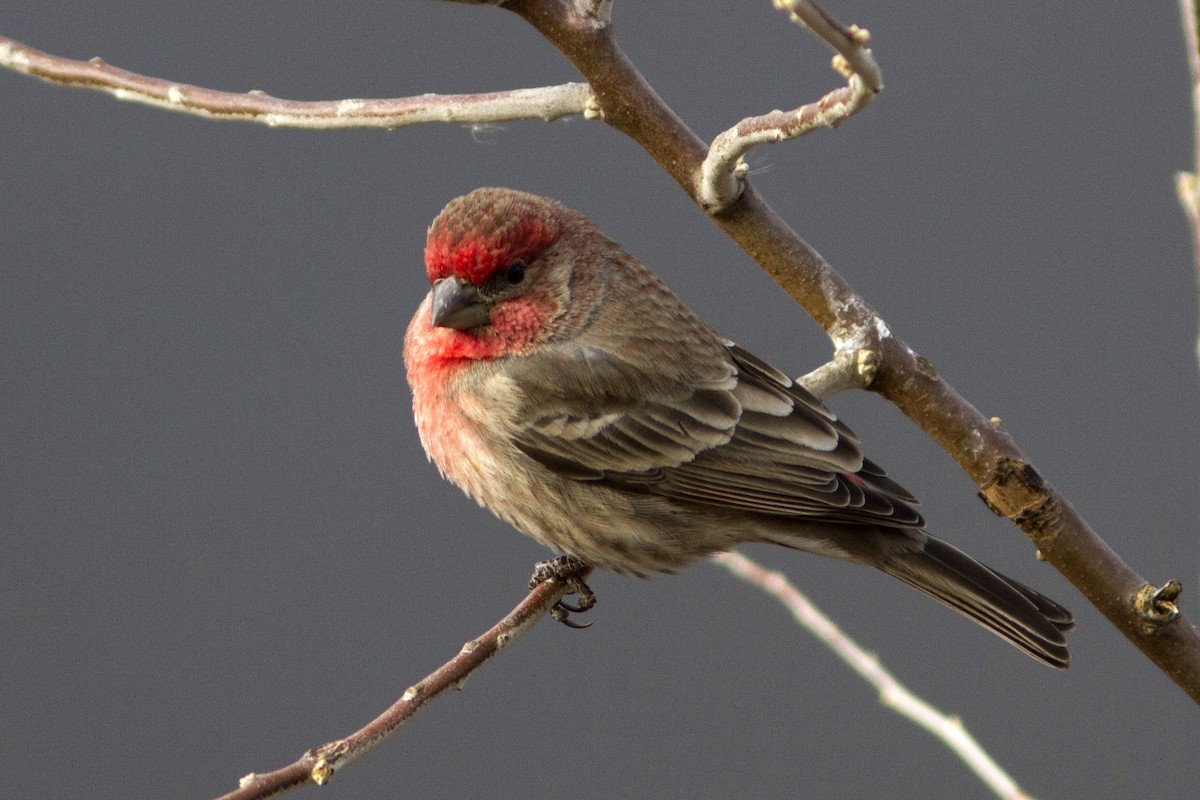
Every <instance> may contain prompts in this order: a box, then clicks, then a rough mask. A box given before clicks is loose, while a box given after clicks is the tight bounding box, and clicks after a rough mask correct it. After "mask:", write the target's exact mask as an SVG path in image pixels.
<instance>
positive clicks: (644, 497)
mask: <svg viewBox="0 0 1200 800" xmlns="http://www.w3.org/2000/svg"><path fill="white" fill-rule="evenodd" d="M425 266H426V270H427V272H428V275H429V279H430V281H431V283H432V288H431V290H430V292H429V295H428V296H427V297H426V298H425V301H424V302H423V303H422V304H421V306H420V308H418V309H417V313H416V315H415V316H413V319H412V322H411V323H410V324H409V327H408V334H407V336H406V338H405V344H404V360H405V365H406V367H407V370H408V381H409V384H410V386H411V387H412V391H413V411H414V414H415V416H416V422H417V429H418V431H419V432H420V436H421V442H422V444H423V445H424V447H425V451H426V453H427V454H428V455H429V457H430V459H432V460H433V462H434V463H435V464H437V466H438V468H439V469H440V470H441V472H442V474H443V475H445V476H446V477H447V478H449V479H450V480H451V481H452V482H454V483H455V484H456V485H458V486H459V487H460V488H461V489H462V490H463V491H465V492H466V493H467V494H469V495H470V496H471V497H473V498H474V499H475V500H477V501H478V502H479V503H480V504H481V505H483V506H485V507H486V508H488V509H489V510H490V511H492V513H494V514H495V515H496V516H498V517H500V518H501V519H503V520H504V521H506V522H508V523H510V524H511V525H513V526H514V527H515V528H517V529H518V530H520V531H522V532H524V533H526V534H528V535H530V536H532V537H533V538H534V539H536V540H537V541H539V542H541V543H542V544H544V545H546V546H548V547H550V548H553V549H554V550H556V551H558V552H559V553H562V554H564V555H563V557H562V558H560V559H557V560H555V561H552V562H546V564H545V565H539V567H540V569H541V572H540V576H541V577H551V576H558V577H567V578H571V577H574V578H579V577H580V576H586V574H587V571H588V570H590V569H591V568H593V567H594V568H599V569H606V570H612V571H615V572H619V573H627V574H634V575H647V574H650V573H656V572H673V571H676V570H679V569H681V568H682V567H684V566H686V565H687V564H688V563H690V562H692V561H694V560H696V559H698V558H701V557H703V556H706V555H709V554H711V553H714V552H718V551H723V550H728V549H731V548H733V547H736V546H737V545H739V544H742V543H745V542H773V543H775V544H780V545H783V546H785V547H789V548H792V549H795V550H803V551H806V552H810V553H816V554H818V555H823V556H830V557H833V558H839V559H842V560H845V561H852V562H855V563H859V564H865V565H867V566H870V567H875V568H876V569H879V570H882V571H883V572H886V573H887V574H889V575H891V576H893V577H895V578H899V579H900V580H902V581H904V582H905V583H907V584H909V585H910V586H913V587H915V588H916V589H919V590H920V591H922V592H924V593H925V594H928V595H930V596H931V597H934V598H935V599H937V600H940V601H941V602H943V603H945V604H946V605H948V606H950V607H951V608H954V609H956V610H957V611H960V612H962V613H963V614H965V615H966V616H968V617H970V618H972V619H974V620H975V621H976V622H978V623H980V624H981V625H983V626H984V627H986V628H988V629H989V630H991V631H992V632H994V633H996V634H998V635H1000V636H1001V637H1003V638H1005V639H1007V640H1008V641H1009V642H1011V643H1012V644H1014V645H1016V646H1017V647H1019V648H1021V649H1022V650H1024V651H1025V652H1026V653H1028V654H1029V655H1031V656H1033V657H1034V658H1037V659H1039V660H1041V661H1043V662H1045V663H1046V664H1049V665H1050V666H1053V667H1060V668H1063V667H1066V666H1067V664H1068V662H1069V655H1068V652H1067V647H1066V640H1065V638H1064V633H1065V632H1066V631H1067V630H1069V629H1070V628H1071V627H1072V625H1073V620H1072V617H1071V614H1070V613H1069V612H1068V611H1067V610H1066V609H1065V608H1063V607H1062V606H1060V605H1058V604H1057V603H1055V602H1054V601H1052V600H1050V599H1048V598H1046V597H1043V596H1042V595H1041V594H1038V593H1037V592H1035V591H1034V590H1032V589H1030V588H1028V587H1026V586H1024V585H1022V584H1021V583H1018V582H1017V581H1015V580H1013V579H1011V578H1008V577H1005V576H1004V575H1001V574H1000V573H998V572H996V571H994V570H992V569H990V568H988V567H986V566H984V565H983V564H980V563H979V562H977V561H975V560H974V559H973V558H971V557H970V556H968V555H967V554H965V553H963V552H962V551H960V550H958V549H957V548H955V547H953V546H951V545H949V544H947V543H946V542H943V541H941V540H939V539H936V538H934V537H933V536H931V535H929V534H928V533H926V532H925V530H924V521H923V520H922V518H921V515H920V514H919V513H918V512H917V511H916V509H915V508H914V507H913V506H914V504H915V502H916V501H915V499H914V498H913V496H912V495H910V494H909V493H908V492H907V491H906V490H905V489H904V488H902V487H901V486H900V485H898V484H897V483H895V482H894V481H892V480H891V479H889V478H888V477H887V475H886V474H885V473H884V471H883V470H882V469H880V468H879V467H878V466H877V465H876V464H874V463H873V462H872V461H870V460H869V459H867V458H865V457H864V456H863V453H862V450H861V448H860V445H859V441H858V438H857V437H856V436H855V435H854V433H853V432H851V430H850V429H849V428H848V427H846V426H845V425H844V424H843V423H842V422H841V421H840V420H839V419H838V418H837V417H836V416H835V415H834V413H833V412H832V411H830V410H829V409H828V408H826V407H825V406H824V405H823V404H822V403H821V402H820V401H818V400H817V399H816V398H815V397H813V396H812V395H811V394H810V393H809V392H807V391H806V390H805V389H804V388H803V387H801V386H800V385H798V384H797V383H796V382H795V381H793V380H791V379H790V378H788V377H787V376H786V375H785V374H783V373H782V372H780V371H779V370H777V369H775V368H774V367H772V366H770V365H769V364H767V363H765V362H763V361H762V360H760V359H758V358H756V357H755V356H753V355H751V354H750V353H748V352H746V351H745V350H743V349H742V348H740V347H738V346H737V345H735V344H733V343H731V342H729V341H727V340H725V339H723V338H722V337H721V336H719V335H718V334H717V333H716V332H714V331H713V330H712V329H711V328H709V327H708V325H706V324H705V323H704V322H703V321H702V320H701V319H700V318H699V317H698V316H696V314H695V313H693V312H692V311H691V310H690V309H689V308H688V307H687V306H685V305H684V304H683V302H682V301H681V300H679V298H677V297H676V296H675V295H674V294H673V293H672V292H671V291H670V290H669V289H668V288H667V287H666V285H665V284H664V283H663V282H662V281H660V280H659V279H658V278H657V277H656V276H655V275H654V274H653V273H651V272H650V270H648V269H647V268H646V267H645V266H643V265H642V264H641V263H640V262H639V261H638V260H637V259H635V258H634V257H633V256H631V255H629V254H628V253H627V252H625V250H623V249H622V248H621V246H620V245H618V244H617V243H616V242H614V241H612V240H611V239H609V238H608V237H607V236H605V235H604V233H602V232H601V231H600V229H599V228H597V227H596V225H595V224H594V223H593V222H592V221H591V220H590V219H588V218H587V217H585V216H584V215H582V214H580V213H578V212H575V211H572V210H570V209H568V208H565V207H563V206H562V205H559V204H558V203H556V202H554V201H553V200H549V199H546V198H543V197H537V196H535V195H531V194H526V193H523V192H517V191H513V190H509V189H477V190H475V191H473V192H471V193H470V194H467V195H465V196H463V197H459V198H456V199H454V200H451V201H450V203H449V204H447V206H446V207H445V208H444V209H443V210H442V212H441V213H440V214H438V216H437V218H436V219H435V220H434V221H433V224H432V225H431V226H430V228H429V235H428V239H427V242H426V245H425ZM538 574H539V573H535V575H538ZM576 586H577V590H578V591H579V592H580V594H581V597H583V598H584V599H586V598H587V597H590V592H589V591H588V590H587V589H586V585H585V584H583V583H582V581H579V582H578V583H577V584H576ZM567 608H571V607H570V606H567ZM573 610H578V609H573ZM560 616H561V614H560Z"/></svg>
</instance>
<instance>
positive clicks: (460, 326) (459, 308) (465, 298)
mask: <svg viewBox="0 0 1200 800" xmlns="http://www.w3.org/2000/svg"><path fill="white" fill-rule="evenodd" d="M430 310H431V316H432V320H431V321H432V322H433V326H434V327H435V328H454V329H456V330H460V331H465V330H467V329H468V328H476V327H479V326H480V325H483V324H485V323H487V322H490V321H491V317H490V316H489V315H488V304H487V302H485V301H484V300H483V299H482V298H481V297H480V296H479V290H478V289H476V288H475V287H474V286H472V285H471V284H469V283H463V282H462V281H460V280H459V279H458V278H456V277H455V276H453V275H451V276H450V277H448V278H443V279H442V280H440V281H438V282H437V283H436V284H434V286H433V303H432V304H431V306H430Z"/></svg>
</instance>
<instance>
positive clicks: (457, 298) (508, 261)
mask: <svg viewBox="0 0 1200 800" xmlns="http://www.w3.org/2000/svg"><path fill="white" fill-rule="evenodd" d="M569 213H570V212H568V211H567V210H566V209H564V208H563V207H562V206H560V205H558V204H557V203H555V202H553V201H552V200H547V199H546V198H543V197H537V196H535V195H531V194H526V193H524V192H517V191H513V190H511V189H476V190H475V191H473V192H471V193H470V194H467V195H464V196H462V197H458V198H455V199H454V200H451V201H450V202H449V203H448V204H447V205H446V207H445V208H444V209H442V212H441V213H440V214H438V216H437V218H436V219H435V220H434V221H433V224H432V225H430V227H429V235H428V238H427V240H426V244H425V268H426V271H427V272H428V274H429V280H430V281H431V282H432V284H433V289H432V292H431V299H430V322H431V323H432V325H433V326H434V327H436V328H452V329H455V330H459V331H465V332H476V333H482V331H481V329H483V328H487V327H492V328H495V329H496V330H495V331H494V332H495V333H496V334H500V335H509V334H511V335H516V334H518V333H519V332H520V329H521V328H522V327H526V326H528V325H530V324H532V323H535V322H536V323H538V324H542V325H544V324H545V323H546V322H547V321H548V320H547V313H550V312H553V311H554V310H555V308H554V307H555V306H556V305H558V303H559V302H560V301H561V300H562V299H563V290H564V289H565V284H566V280H567V278H568V277H569V275H567V274H563V273H564V272H565V270H563V269H561V266H562V262H563V259H562V258H555V252H554V250H555V248H554V245H555V244H556V243H558V242H559V240H560V239H561V237H562V233H563V228H564V223H565V220H564V215H566V214H569Z"/></svg>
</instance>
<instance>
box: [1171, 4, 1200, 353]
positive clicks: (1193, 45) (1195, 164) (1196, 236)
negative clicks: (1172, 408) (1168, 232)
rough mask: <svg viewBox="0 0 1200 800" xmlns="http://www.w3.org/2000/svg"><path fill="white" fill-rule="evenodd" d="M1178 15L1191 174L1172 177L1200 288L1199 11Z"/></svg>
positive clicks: (1190, 7)
mask: <svg viewBox="0 0 1200 800" xmlns="http://www.w3.org/2000/svg"><path fill="white" fill-rule="evenodd" d="M1179 14H1180V17H1181V21H1182V23H1183V40H1184V43H1185V45H1186V46H1187V60H1188V72H1189V73H1190V74H1191V76H1192V116H1193V122H1192V126H1193V132H1192V136H1193V142H1192V150H1193V152H1192V171H1191V172H1180V173H1178V174H1177V175H1176V176H1175V192H1176V194H1178V195H1179V202H1180V204H1181V205H1182V206H1183V213H1184V215H1185V216H1186V217H1187V221H1188V226H1189V227H1190V228H1191V229H1192V247H1193V250H1194V257H1195V260H1196V284H1197V287H1198V288H1200V187H1197V183H1196V172H1197V171H1200V8H1197V5H1196V0H1179ZM1196 358H1197V360H1198V361H1200V335H1197V337H1196Z"/></svg>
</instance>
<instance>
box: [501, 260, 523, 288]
mask: <svg viewBox="0 0 1200 800" xmlns="http://www.w3.org/2000/svg"><path fill="white" fill-rule="evenodd" d="M504 278H505V280H507V281H508V282H509V283H520V282H521V281H523V280H525V262H524V261H514V262H512V263H511V264H509V265H508V272H506V273H505V274H504Z"/></svg>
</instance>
